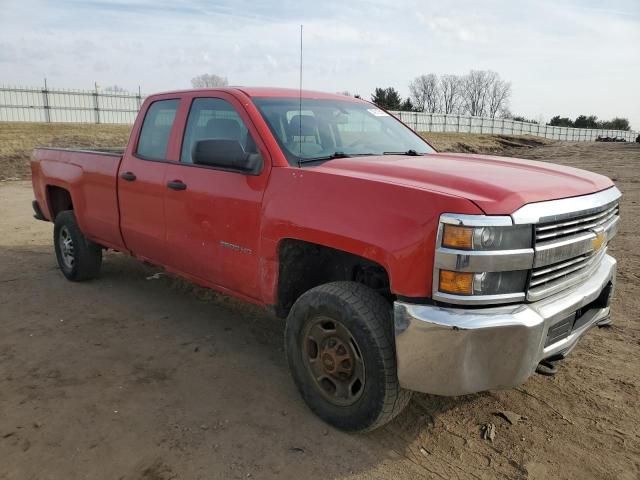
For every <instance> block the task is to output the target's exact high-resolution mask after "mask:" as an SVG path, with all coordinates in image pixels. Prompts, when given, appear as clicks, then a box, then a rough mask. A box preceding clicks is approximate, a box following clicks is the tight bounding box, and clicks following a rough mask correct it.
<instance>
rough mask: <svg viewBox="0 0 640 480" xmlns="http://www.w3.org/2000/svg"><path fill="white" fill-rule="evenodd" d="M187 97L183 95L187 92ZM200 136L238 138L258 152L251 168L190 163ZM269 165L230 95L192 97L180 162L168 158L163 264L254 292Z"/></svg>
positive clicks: (246, 292)
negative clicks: (256, 168)
mask: <svg viewBox="0 0 640 480" xmlns="http://www.w3.org/2000/svg"><path fill="white" fill-rule="evenodd" d="M185 100H186V99H185ZM200 140H230V141H234V142H235V141H237V142H239V143H240V145H241V147H242V148H243V149H244V151H245V152H247V153H259V154H261V155H262V161H263V163H262V168H261V171H260V172H259V173H258V174H256V175H251V174H247V173H243V172H240V171H234V170H232V169H218V168H214V167H210V166H204V165H198V164H194V163H193V159H192V152H193V148H194V146H195V144H196V142H198V141H200ZM269 167H270V159H269V157H268V152H267V149H266V148H265V147H264V145H263V143H262V141H261V139H260V138H259V136H258V134H257V131H256V129H255V127H254V126H253V124H252V123H251V121H250V119H249V117H248V115H247V113H246V112H245V110H244V109H243V107H242V106H241V105H240V104H239V102H238V101H237V100H235V98H234V97H232V96H231V95H228V94H224V93H220V94H218V95H217V96H216V98H211V97H207V98H193V100H192V103H191V108H190V110H189V115H188V118H187V123H186V128H185V133H184V138H183V142H182V152H181V156H180V162H179V163H175V164H168V165H167V172H166V180H167V182H168V183H173V184H174V185H176V186H177V189H168V190H167V191H166V195H165V215H166V240H167V248H168V250H169V252H170V255H171V258H170V260H169V264H170V265H172V266H174V267H175V268H177V269H178V270H180V271H182V272H184V273H187V274H189V275H191V276H193V277H197V278H199V279H202V280H204V283H205V284H208V285H212V286H217V287H222V288H223V289H227V290H231V291H234V292H237V293H240V294H243V295H246V296H248V297H252V298H258V297H259V292H258V287H259V284H258V280H259V269H260V262H259V258H260V252H259V251H258V249H259V238H260V220H261V202H262V196H263V194H264V189H265V186H266V182H267V178H268V173H269Z"/></svg>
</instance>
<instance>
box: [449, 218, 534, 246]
mask: <svg viewBox="0 0 640 480" xmlns="http://www.w3.org/2000/svg"><path fill="white" fill-rule="evenodd" d="M531 241H532V238H531V227H530V226H529V225H510V226H495V227H493V226H485V227H465V226H460V225H450V224H445V225H444V230H443V232H442V246H443V247H447V248H457V249H463V250H514V249H519V248H529V247H531Z"/></svg>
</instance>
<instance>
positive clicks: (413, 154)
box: [382, 149, 425, 157]
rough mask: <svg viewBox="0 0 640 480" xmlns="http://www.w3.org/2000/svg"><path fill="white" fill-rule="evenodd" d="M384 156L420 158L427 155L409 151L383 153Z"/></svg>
mask: <svg viewBox="0 0 640 480" xmlns="http://www.w3.org/2000/svg"><path fill="white" fill-rule="evenodd" d="M382 154H383V155H409V156H410V157H419V156H421V155H425V154H424V153H418V152H416V151H415V150H413V149H411V150H407V151H405V152H382Z"/></svg>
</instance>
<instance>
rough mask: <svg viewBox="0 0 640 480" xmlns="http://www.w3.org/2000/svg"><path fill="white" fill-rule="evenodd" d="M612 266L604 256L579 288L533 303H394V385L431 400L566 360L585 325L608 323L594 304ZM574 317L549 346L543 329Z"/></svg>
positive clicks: (604, 309) (499, 384)
mask: <svg viewBox="0 0 640 480" xmlns="http://www.w3.org/2000/svg"><path fill="white" fill-rule="evenodd" d="M615 274H616V261H615V259H614V258H612V257H611V256H609V255H605V257H604V259H603V260H602V262H601V264H600V266H599V268H598V269H597V271H596V272H594V274H593V275H592V276H591V277H590V278H589V279H588V280H587V281H585V282H584V283H582V284H580V285H578V286H576V287H573V288H572V289H570V290H566V291H563V292H560V293H558V294H556V295H553V296H551V297H548V298H545V299H544V300H540V301H539V302H536V303H529V304H518V305H507V306H502V307H492V308H444V307H439V306H435V305H417V304H411V303H405V302H395V304H394V318H395V334H396V355H397V364H398V378H399V381H400V385H401V386H402V387H403V388H406V389H409V390H415V391H419V392H425V393H433V394H437V395H448V396H453V395H464V394H468V393H474V392H480V391H484V390H493V389H500V388H509V387H513V386H516V385H519V384H521V383H523V382H524V381H525V380H526V379H527V378H528V377H529V376H530V375H531V374H532V373H533V372H534V371H535V369H536V367H537V365H538V363H540V361H542V360H544V359H548V358H557V357H561V356H564V355H566V354H568V353H569V352H570V351H571V350H572V349H573V347H574V346H575V345H576V343H577V342H578V340H579V339H580V337H581V336H582V335H584V334H585V333H586V332H587V331H588V330H589V329H590V328H591V327H593V326H595V325H597V324H599V323H603V322H605V321H606V320H607V319H608V318H609V307H608V306H601V305H598V299H599V297H601V293H602V292H603V290H604V289H605V288H606V287H607V285H609V283H611V286H612V287H613V285H614V284H615ZM576 311H580V314H581V316H580V319H579V321H576V323H575V326H574V328H573V330H571V332H570V333H569V334H568V335H567V336H564V337H563V338H561V339H560V340H557V341H554V342H552V343H549V341H548V340H547V339H548V333H549V329H550V328H552V327H554V326H556V325H559V324H560V322H563V321H564V322H566V319H567V317H568V316H570V315H572V314H573V313H574V312H576Z"/></svg>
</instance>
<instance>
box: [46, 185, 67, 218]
mask: <svg viewBox="0 0 640 480" xmlns="http://www.w3.org/2000/svg"><path fill="white" fill-rule="evenodd" d="M47 196H48V198H49V209H50V211H51V216H52V218H51V221H53V220H55V219H56V216H57V215H58V214H59V213H60V212H63V211H65V210H73V202H72V201H71V194H70V193H69V191H68V190H65V189H64V188H62V187H55V186H48V187H47Z"/></svg>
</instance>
